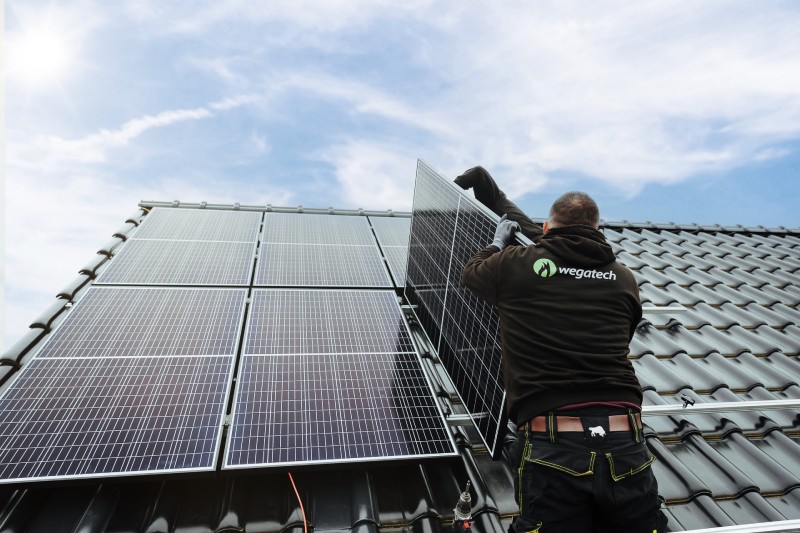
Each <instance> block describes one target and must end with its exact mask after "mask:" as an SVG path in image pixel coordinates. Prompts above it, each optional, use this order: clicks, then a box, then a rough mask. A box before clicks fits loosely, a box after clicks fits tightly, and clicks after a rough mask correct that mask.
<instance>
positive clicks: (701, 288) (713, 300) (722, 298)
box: [687, 283, 731, 305]
mask: <svg viewBox="0 0 800 533" xmlns="http://www.w3.org/2000/svg"><path fill="white" fill-rule="evenodd" d="M721 287H722V288H724V287H725V285H722V284H719V285H715V286H713V287H706V286H705V285H701V284H699V283H695V284H694V285H692V286H690V287H687V290H690V291H692V293H694V294H696V295H697V296H698V297H699V298H700V299H701V300H702V301H703V302H705V303H707V304H708V305H722V304H724V303H725V302H729V301H731V300H730V297H729V296H726V295H725V294H723V293H721V292H720V290H719V289H720V288H721Z"/></svg>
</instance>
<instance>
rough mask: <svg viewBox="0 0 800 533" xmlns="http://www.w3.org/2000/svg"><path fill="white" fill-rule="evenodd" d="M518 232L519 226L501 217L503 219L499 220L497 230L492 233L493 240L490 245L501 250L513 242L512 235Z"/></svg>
mask: <svg viewBox="0 0 800 533" xmlns="http://www.w3.org/2000/svg"><path fill="white" fill-rule="evenodd" d="M518 231H520V227H519V224H517V223H516V222H514V221H513V220H508V219H507V218H506V216H505V215H503V218H501V219H500V222H499V223H498V224H497V229H496V230H495V232H494V240H493V241H492V244H491V245H492V246H497V247H498V248H500V250H502V249H503V248H505V247H506V246H508V245H509V243H510V242H511V241H512V240H514V234H515V233H516V232H518Z"/></svg>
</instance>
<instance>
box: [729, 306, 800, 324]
mask: <svg viewBox="0 0 800 533" xmlns="http://www.w3.org/2000/svg"><path fill="white" fill-rule="evenodd" d="M773 307H774V306H773ZM744 309H745V310H746V312H747V313H746V315H747V319H748V320H738V322H739V323H740V324H741V325H742V326H744V327H750V328H754V327H757V326H758V325H759V324H768V325H770V326H771V327H773V328H777V329H783V328H785V327H786V326H788V325H789V324H796V323H795V321H794V320H793V319H792V318H790V317H788V316H786V315H782V314H780V313H778V312H776V311H773V310H772V308H770V307H766V306H763V305H759V304H757V303H751V304H747V305H746V306H745V308H744ZM797 319H798V320H800V313H798V317H797Z"/></svg>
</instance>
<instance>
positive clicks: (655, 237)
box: [641, 229, 667, 244]
mask: <svg viewBox="0 0 800 533" xmlns="http://www.w3.org/2000/svg"><path fill="white" fill-rule="evenodd" d="M665 233H667V232H666V231H659V232H655V231H650V230H649V229H642V231H641V235H642V237H644V238H645V239H646V240H647V241H649V242H651V243H656V244H658V243H660V242H663V241H665V240H666V239H667V238H666V237H665V236H664V234H665Z"/></svg>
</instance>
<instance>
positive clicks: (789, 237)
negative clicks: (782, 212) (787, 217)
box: [783, 235, 800, 246]
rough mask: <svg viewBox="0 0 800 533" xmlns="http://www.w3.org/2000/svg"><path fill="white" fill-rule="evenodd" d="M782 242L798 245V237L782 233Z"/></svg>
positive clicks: (799, 243)
mask: <svg viewBox="0 0 800 533" xmlns="http://www.w3.org/2000/svg"><path fill="white" fill-rule="evenodd" d="M783 241H784V244H787V245H791V246H800V237H797V236H796V235H784V236H783Z"/></svg>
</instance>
